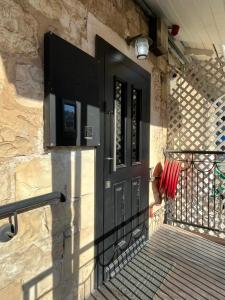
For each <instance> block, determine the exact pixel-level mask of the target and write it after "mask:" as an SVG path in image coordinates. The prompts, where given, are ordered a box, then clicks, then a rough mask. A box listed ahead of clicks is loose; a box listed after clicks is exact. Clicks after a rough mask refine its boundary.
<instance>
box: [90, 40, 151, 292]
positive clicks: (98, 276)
mask: <svg viewBox="0 0 225 300" xmlns="http://www.w3.org/2000/svg"><path fill="white" fill-rule="evenodd" d="M95 46H96V54H95V55H96V60H97V63H98V82H99V86H98V87H99V107H100V146H98V147H97V149H96V165H95V170H96V171H95V241H96V243H98V246H97V245H96V243H95V245H94V246H95V258H96V257H97V256H98V253H99V252H101V251H102V250H103V246H102V243H101V237H102V236H103V233H104V229H103V228H104V218H103V216H104V159H105V158H104V153H105V151H104V150H105V149H104V138H105V126H104V123H105V53H107V52H108V51H112V52H113V51H115V52H119V53H121V55H122V57H123V64H124V65H127V66H128V67H129V68H132V69H134V71H135V72H137V73H139V75H141V76H142V77H143V79H145V80H146V82H148V80H149V94H148V97H149V101H148V102H147V107H146V110H147V111H148V114H147V115H148V120H146V121H147V123H148V126H149V136H148V145H147V147H148V150H149V151H148V161H149V160H150V107H151V74H150V73H149V72H148V71H146V70H145V69H143V68H142V67H141V66H139V65H138V64H137V63H135V62H134V61H132V60H131V59H130V58H129V57H127V56H126V55H125V54H123V53H122V52H121V51H120V50H118V49H116V48H115V47H113V46H112V45H110V44H109V43H108V42H106V41H105V40H104V39H103V38H101V37H100V36H98V35H96V39H95ZM99 268H102V271H101V272H100V270H99ZM94 273H95V274H94V284H95V287H97V286H99V284H101V283H102V282H103V267H101V266H98V264H96V268H95V271H94Z"/></svg>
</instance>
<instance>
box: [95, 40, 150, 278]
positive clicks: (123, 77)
mask: <svg viewBox="0 0 225 300" xmlns="http://www.w3.org/2000/svg"><path fill="white" fill-rule="evenodd" d="M96 49H97V59H98V61H99V66H100V82H101V84H100V94H101V103H102V113H101V147H100V148H99V149H98V150H97V193H96V196H97V197H96V200H97V201H96V233H97V237H99V238H100V242H99V243H98V245H97V248H96V252H97V253H96V254H99V253H101V254H102V255H100V256H101V257H100V258H99V262H98V263H99V266H98V271H97V273H98V274H97V275H98V282H99V283H100V282H101V281H102V280H104V279H105V278H106V276H108V275H107V274H106V273H107V272H110V263H112V262H113V261H115V260H116V259H117V258H118V256H119V255H120V254H121V253H123V252H124V251H125V250H126V249H127V248H129V247H130V246H131V245H132V244H134V243H135V240H137V239H139V238H140V237H141V236H142V237H143V235H145V236H146V235H147V228H148V226H147V224H146V221H147V218H146V213H147V207H148V202H149V190H148V189H149V116H150V109H149V107H150V74H149V73H147V72H146V71H145V70H143V69H142V68H141V67H139V66H138V65H137V64H135V63H134V62H132V61H131V60H130V59H128V58H127V57H126V56H124V55H123V54H122V53H120V52H119V51H118V50H116V49H115V48H113V47H112V46H111V45H109V44H108V43H106V42H105V41H104V40H102V39H101V38H99V37H97V41H96ZM101 236H103V239H102V240H101Z"/></svg>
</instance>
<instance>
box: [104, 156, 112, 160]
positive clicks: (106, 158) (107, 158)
mask: <svg viewBox="0 0 225 300" xmlns="http://www.w3.org/2000/svg"><path fill="white" fill-rule="evenodd" d="M105 160H113V158H112V157H105Z"/></svg>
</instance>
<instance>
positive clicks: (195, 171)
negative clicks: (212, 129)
mask: <svg viewBox="0 0 225 300" xmlns="http://www.w3.org/2000/svg"><path fill="white" fill-rule="evenodd" d="M164 154H165V157H166V158H167V159H171V160H177V161H180V163H181V167H182V168H181V173H180V177H179V181H178V187H177V195H176V198H175V199H174V200H168V199H167V201H166V214H165V222H166V223H168V224H173V225H177V226H180V227H183V228H186V229H191V230H198V231H200V232H202V233H213V232H214V233H224V234H225V209H224V208H225V207H224V204H225V152H222V151H186V150H185V151H177V150H166V151H165V152H164Z"/></svg>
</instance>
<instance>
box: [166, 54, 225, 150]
mask: <svg viewBox="0 0 225 300" xmlns="http://www.w3.org/2000/svg"><path fill="white" fill-rule="evenodd" d="M174 72H175V73H177V74H178V76H177V78H176V79H175V80H173V81H171V92H170V98H169V103H168V113H169V120H168V148H170V149H179V150H225V61H224V58H223V57H221V58H211V59H210V60H208V61H193V62H192V63H190V64H189V65H188V66H186V67H185V69H184V70H183V71H181V72H180V71H179V72H177V70H174Z"/></svg>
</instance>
